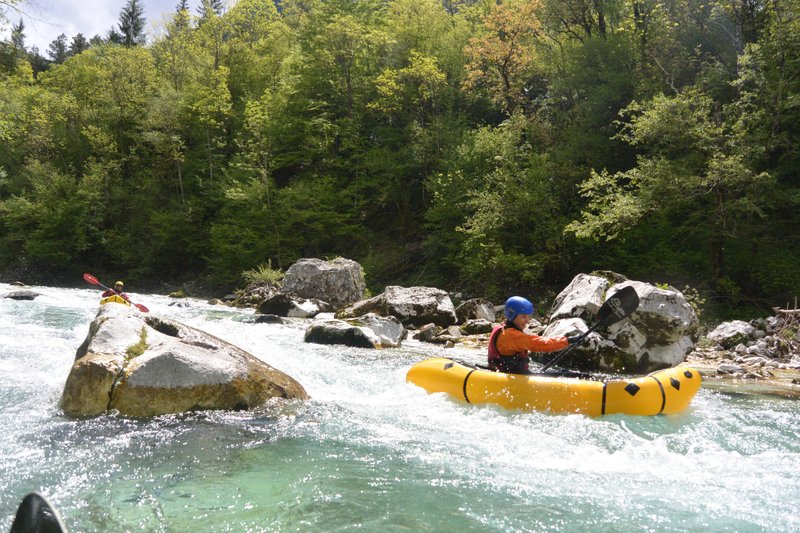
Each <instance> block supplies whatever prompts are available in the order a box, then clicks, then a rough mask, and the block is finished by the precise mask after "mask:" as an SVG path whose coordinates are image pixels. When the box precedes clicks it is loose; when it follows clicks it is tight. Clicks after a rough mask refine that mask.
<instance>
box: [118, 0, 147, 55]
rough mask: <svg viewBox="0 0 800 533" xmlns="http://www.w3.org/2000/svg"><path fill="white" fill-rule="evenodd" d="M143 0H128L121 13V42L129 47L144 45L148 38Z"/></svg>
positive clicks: (119, 24)
mask: <svg viewBox="0 0 800 533" xmlns="http://www.w3.org/2000/svg"><path fill="white" fill-rule="evenodd" d="M145 23H146V19H145V18H144V5H143V4H142V0H127V2H126V4H125V6H124V7H123V8H122V11H120V13H119V23H118V27H119V38H120V40H119V41H115V42H119V44H121V45H123V46H127V47H131V46H137V45H143V44H144V43H145V40H146V35H145V32H144V26H145Z"/></svg>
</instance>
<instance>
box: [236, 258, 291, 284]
mask: <svg viewBox="0 0 800 533" xmlns="http://www.w3.org/2000/svg"><path fill="white" fill-rule="evenodd" d="M283 276H284V274H283V272H281V271H280V270H275V269H274V268H272V260H269V261H268V262H267V263H266V264H265V263H262V264H260V265H258V266H257V267H256V268H254V269H251V270H245V271H244V272H242V279H244V281H245V283H247V284H248V285H266V286H268V287H280V285H281V280H283Z"/></svg>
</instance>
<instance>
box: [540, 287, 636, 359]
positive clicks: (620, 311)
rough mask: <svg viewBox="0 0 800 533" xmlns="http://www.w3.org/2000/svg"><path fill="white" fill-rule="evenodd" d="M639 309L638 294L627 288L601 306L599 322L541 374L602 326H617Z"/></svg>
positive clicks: (598, 313)
mask: <svg viewBox="0 0 800 533" xmlns="http://www.w3.org/2000/svg"><path fill="white" fill-rule="evenodd" d="M638 307H639V295H638V294H636V290H635V289H634V288H633V287H631V286H627V287H624V288H622V289H620V290H618V291H617V292H615V293H614V295H613V296H612V297H611V298H609V299H608V300H606V301H605V303H604V304H603V305H601V306H600V309H599V310H598V311H597V322H596V323H595V324H594V325H593V326H592V327H590V328H589V329H588V331H586V333H583V334H581V335H580V336H579V337H578V338H577V339H576V340H575V342H573V343H572V344H570V345H569V346H568V347H567V348H565V349H564V351H562V352H561V353H560V354H558V355H557V356H556V357H555V358H553V360H552V361H550V362H549V363H547V364H546V365H544V366H543V367H542V368H541V369H540V370H539V372H544V371H545V370H547V369H548V368H550V367H551V366H553V365H554V364H556V363H557V362H559V361H560V360H561V359H563V358H564V356H566V355H567V354H568V353H570V352H571V351H572V350H573V349H574V348H575V347H576V346H578V345H579V344H581V343H582V342H583V341H584V340H586V337H588V336H589V334H590V333H592V332H593V331H594V330H596V329H597V328H599V327H601V326H610V325H611V324H616V323H617V322H619V321H620V320H622V319H623V318H627V317H629V316H631V314H632V313H633V312H634V311H636V309H637V308H638Z"/></svg>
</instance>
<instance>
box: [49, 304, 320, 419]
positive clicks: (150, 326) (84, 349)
mask: <svg viewBox="0 0 800 533" xmlns="http://www.w3.org/2000/svg"><path fill="white" fill-rule="evenodd" d="M271 398H287V399H306V398H308V394H307V393H306V391H305V389H303V387H302V385H300V384H299V383H298V382H297V381H295V380H294V379H293V378H292V377H290V376H288V375H287V374H284V373H283V372H281V371H280V370H277V369H275V368H273V367H271V366H270V365H268V364H266V363H264V362H263V361H261V360H259V359H257V358H256V357H254V356H253V355H251V354H249V353H247V352H245V351H244V350H242V349H240V348H238V347H236V346H234V345H232V344H229V343H227V342H225V341H223V340H221V339H218V338H216V337H214V336H212V335H209V334H207V333H205V332H202V331H200V330H197V329H194V328H191V327H189V326H186V325H184V324H181V323H179V322H175V321H172V320H169V319H165V318H161V317H158V316H155V315H143V314H141V313H138V312H137V311H136V310H135V309H133V308H130V307H126V306H122V305H112V304H109V305H105V306H101V308H100V311H99V312H98V314H97V317H96V318H95V320H94V321H93V322H92V324H91V325H90V327H89V334H88V336H87V337H86V340H85V341H84V342H83V344H82V345H81V346H80V348H78V351H77V353H76V355H75V363H74V364H73V366H72V369H71V371H70V373H69V376H68V377H67V381H66V384H65V385H64V392H63V395H62V398H61V407H62V408H63V409H64V412H65V413H66V414H67V415H69V416H96V415H100V414H103V413H106V412H108V411H112V410H116V411H118V412H119V413H120V414H122V415H125V416H133V417H148V416H155V415H161V414H167V413H180V412H185V411H193V410H204V409H237V410H239V409H250V408H253V407H256V406H258V405H261V404H263V403H265V402H266V401H267V400H269V399H271Z"/></svg>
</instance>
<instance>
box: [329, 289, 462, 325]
mask: <svg viewBox="0 0 800 533" xmlns="http://www.w3.org/2000/svg"><path fill="white" fill-rule="evenodd" d="M366 313H376V314H379V315H381V316H389V315H392V316H395V317H397V318H398V319H399V320H400V322H402V323H403V325H405V326H411V327H421V326H424V325H425V324H429V323H434V324H436V325H437V326H441V327H447V326H452V325H453V324H455V323H456V310H455V307H454V306H453V301H452V300H451V299H450V295H449V294H447V292H446V291H443V290H441V289H436V288H433V287H408V288H406V287H399V286H397V285H390V286H389V287H386V289H385V290H384V292H383V294H380V295H378V296H375V297H373V298H370V299H368V300H362V301H360V302H356V303H355V304H353V305H351V306H350V307H348V308H346V309H342V310H341V311H339V312H338V313H336V318H352V317H356V316H361V315H364V314H366Z"/></svg>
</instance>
